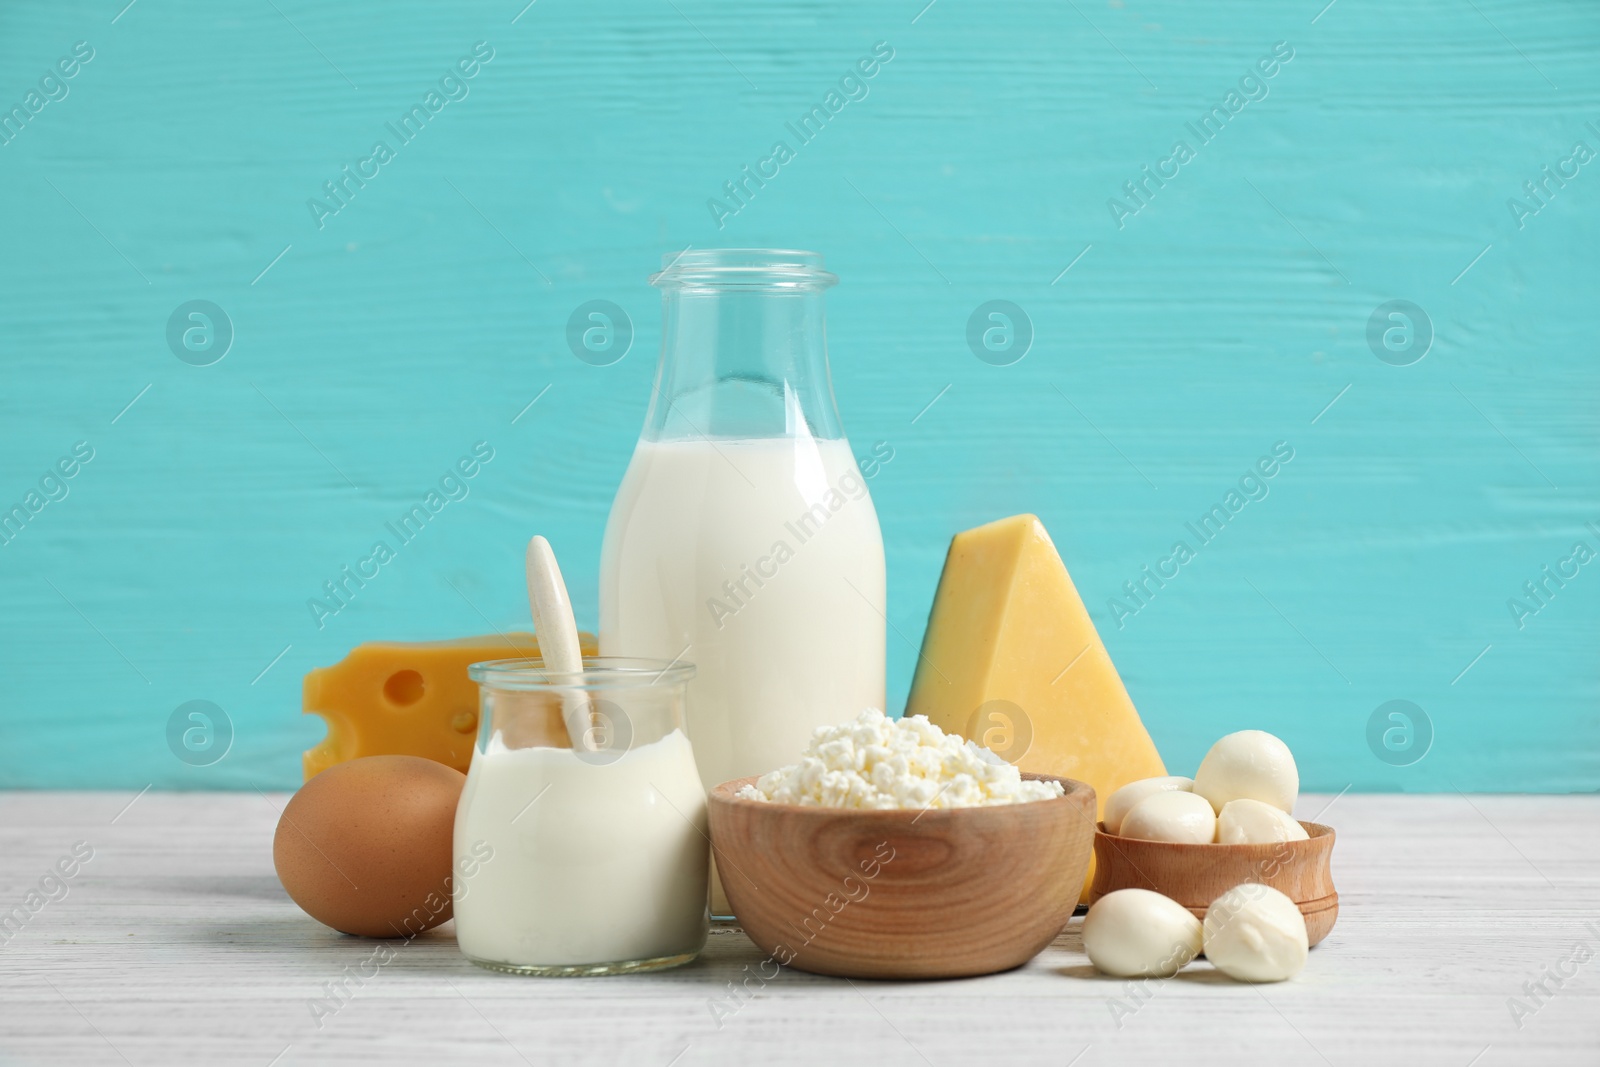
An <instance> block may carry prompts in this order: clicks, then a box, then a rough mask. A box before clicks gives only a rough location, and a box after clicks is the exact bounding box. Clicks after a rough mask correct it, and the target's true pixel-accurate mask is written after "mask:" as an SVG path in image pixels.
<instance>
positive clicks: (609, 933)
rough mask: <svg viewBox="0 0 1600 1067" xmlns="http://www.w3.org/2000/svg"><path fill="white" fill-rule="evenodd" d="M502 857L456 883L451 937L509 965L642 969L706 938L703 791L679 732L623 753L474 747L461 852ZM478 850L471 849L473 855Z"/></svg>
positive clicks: (479, 955)
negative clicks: (487, 850)
mask: <svg viewBox="0 0 1600 1067" xmlns="http://www.w3.org/2000/svg"><path fill="white" fill-rule="evenodd" d="M485 844H487V846H488V847H489V848H490V849H492V850H493V851H492V856H493V858H492V859H491V860H489V861H487V862H483V863H481V864H480V863H478V862H477V861H476V859H474V860H473V861H472V862H471V864H470V865H471V866H476V867H477V871H476V872H475V873H474V874H473V875H472V877H471V878H469V879H466V880H464V881H461V882H458V883H457V886H456V899H455V924H456V941H457V943H458V944H459V945H460V947H461V951H462V952H463V953H464V954H465V955H466V956H467V957H468V958H470V959H472V960H474V961H475V962H477V963H481V964H484V965H486V966H490V967H499V968H505V969H509V970H527V971H533V972H537V971H540V970H552V971H553V970H557V969H561V968H572V969H574V970H575V971H583V970H586V969H590V968H593V969H595V970H600V969H602V965H607V964H615V965H619V966H617V967H616V968H615V969H617V970H629V969H644V968H643V967H637V968H636V967H634V966H632V965H636V964H644V965H651V964H659V963H665V962H666V961H669V960H675V959H676V958H677V957H684V956H692V955H693V954H695V953H697V952H699V951H700V950H701V949H702V948H703V947H704V946H705V941H706V930H707V925H708V911H707V901H708V896H707V857H708V851H709V845H708V837H707V818H706V797H705V790H704V789H703V787H702V786H701V784H700V775H699V773H698V772H697V771H696V769H695V762H694V753H693V751H692V750H691V748H690V746H689V740H688V738H687V737H685V736H684V734H683V732H682V731H681V730H673V731H671V732H670V733H668V734H667V735H666V736H664V737H662V738H661V739H660V740H658V741H653V742H651V743H649V744H644V745H640V746H639V747H637V748H632V749H628V750H619V751H602V752H586V753H583V754H581V755H580V754H579V753H578V752H576V751H574V750H573V749H570V748H553V747H533V748H508V747H506V745H505V742H504V739H503V738H502V737H501V735H500V734H498V733H496V734H495V735H494V736H493V737H492V738H491V739H490V741H489V743H488V745H487V746H486V748H484V749H482V750H480V751H478V752H475V753H474V754H473V759H472V766H471V769H470V770H469V771H468V774H467V784H466V788H465V789H464V791H463V792H462V795H461V803H460V805H459V806H458V807H457V809H456V824H455V841H454V851H455V859H456V861H457V863H458V867H457V869H458V870H465V869H467V868H466V867H462V866H459V865H460V864H461V863H462V861H463V860H464V859H466V858H468V857H481V856H482V855H484V854H485V851H484V845H485ZM474 850H476V851H474Z"/></svg>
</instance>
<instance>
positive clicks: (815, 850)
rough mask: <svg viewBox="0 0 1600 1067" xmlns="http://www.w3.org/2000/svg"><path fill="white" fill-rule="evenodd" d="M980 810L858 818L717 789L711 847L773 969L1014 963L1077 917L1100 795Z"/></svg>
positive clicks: (1070, 790)
mask: <svg viewBox="0 0 1600 1067" xmlns="http://www.w3.org/2000/svg"><path fill="white" fill-rule="evenodd" d="M1023 777H1024V778H1033V779H1044V780H1053V781H1059V782H1060V783H1061V784H1062V785H1063V786H1065V787H1066V790H1067V792H1066V795H1065V796H1063V797H1061V798H1060V799H1055V800H1036V801H1031V802H1029V803H1026V804H1007V805H1001V806H996V807H984V808H953V809H929V810H926V811H856V810H852V809H839V808H813V807H800V806H799V805H794V804H774V803H771V802H767V801H759V800H740V799H738V798H737V797H735V796H734V794H735V793H736V792H737V791H738V790H739V788H740V787H741V786H744V785H746V784H748V783H752V782H754V781H755V778H753V777H751V778H738V779H735V780H734V781H731V782H724V783H723V784H722V785H719V786H717V787H716V788H715V789H713V790H712V791H711V796H710V802H711V847H712V850H713V851H714V853H715V854H716V859H717V870H718V872H719V873H720V874H721V876H722V885H723V888H724V889H725V890H726V891H727V894H728V902H729V904H730V905H732V908H733V912H734V914H735V915H736V916H737V917H738V919H739V922H740V924H741V925H742V926H743V927H744V929H745V932H746V933H747V934H749V935H750V940H752V941H754V942H755V943H756V944H757V945H758V946H759V947H760V948H761V950H762V951H763V952H766V953H768V954H769V955H770V956H771V958H772V959H774V960H776V961H777V962H778V963H780V964H784V965H787V966H791V967H797V968H799V969H800V970H803V971H812V972H814V973H816V974H832V975H841V976H844V977H848V978H960V977H966V976H970V975H978V974H992V973H993V972H995V971H1004V970H1009V969H1010V968H1012V967H1018V966H1021V965H1022V964H1024V963H1026V962H1027V961H1028V960H1030V959H1032V958H1033V957H1034V956H1036V955H1038V954H1039V952H1040V950H1042V949H1043V948H1044V947H1045V946H1046V945H1048V944H1049V943H1050V942H1051V941H1052V940H1053V939H1054V938H1055V936H1056V935H1057V934H1058V933H1060V932H1061V928H1062V927H1064V926H1065V925H1066V924H1067V920H1068V919H1069V918H1071V917H1072V911H1073V908H1074V907H1075V906H1076V905H1077V903H1078V895H1079V893H1080V892H1081V891H1082V888H1083V879H1084V875H1085V873H1086V872H1087V870H1088V866H1089V855H1090V848H1091V839H1092V835H1093V830H1094V818H1095V799H1094V790H1093V789H1092V788H1091V787H1089V786H1088V785H1085V784H1084V783H1083V782H1076V781H1072V780H1071V779H1067V778H1056V779H1051V778H1049V776H1047V775H1038V774H1024V775H1023Z"/></svg>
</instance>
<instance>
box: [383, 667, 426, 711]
mask: <svg viewBox="0 0 1600 1067" xmlns="http://www.w3.org/2000/svg"><path fill="white" fill-rule="evenodd" d="M427 688H428V687H427V686H426V685H425V684H423V681H422V675H420V674H418V673H417V672H416V671H395V672H394V673H393V674H391V675H389V680H388V681H387V682H384V683H383V695H384V696H385V697H387V698H388V700H389V703H391V704H394V705H396V706H397V707H402V708H404V707H410V706H411V705H412V704H415V703H416V702H417V701H419V700H421V699H422V694H423V693H424V692H426V691H427Z"/></svg>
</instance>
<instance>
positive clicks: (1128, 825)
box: [1121, 789, 1217, 845]
mask: <svg viewBox="0 0 1600 1067" xmlns="http://www.w3.org/2000/svg"><path fill="white" fill-rule="evenodd" d="M1121 829H1122V834H1121V836H1123V837H1135V838H1139V839H1140V840H1143V841H1174V842H1180V843H1182V844H1188V845H1209V844H1211V842H1212V841H1214V840H1215V839H1216V836H1217V817H1216V815H1215V814H1213V812H1212V811H1211V805H1210V804H1208V803H1206V799H1205V798H1204V797H1198V796H1195V795H1194V794H1193V793H1189V792H1185V791H1183V790H1181V789H1170V790H1165V791H1162V792H1159V793H1152V794H1150V795H1149V796H1147V797H1145V798H1144V799H1143V800H1141V801H1139V803H1137V804H1135V805H1134V806H1133V809H1132V810H1131V811H1129V812H1128V814H1127V816H1126V817H1125V818H1124V819H1123V820H1122V828H1121Z"/></svg>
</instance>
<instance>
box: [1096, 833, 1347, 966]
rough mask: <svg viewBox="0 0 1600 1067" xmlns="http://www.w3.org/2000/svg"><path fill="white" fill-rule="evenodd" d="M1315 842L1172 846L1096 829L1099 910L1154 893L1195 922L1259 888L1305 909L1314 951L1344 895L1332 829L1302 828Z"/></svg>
mask: <svg viewBox="0 0 1600 1067" xmlns="http://www.w3.org/2000/svg"><path fill="white" fill-rule="evenodd" d="M1300 825H1301V826H1304V827H1305V828H1306V833H1308V834H1310V835H1311V837H1310V838H1309V839H1308V840H1305V841H1284V842H1281V843H1279V844H1272V845H1215V844H1212V845H1184V844H1175V843H1173V842H1171V841H1141V840H1139V839H1138V838H1134V837H1117V836H1115V835H1113V834H1108V833H1106V828H1105V824H1104V823H1101V824H1099V825H1098V826H1097V827H1096V828H1095V835H1094V861H1095V870H1094V884H1093V885H1092V886H1091V887H1090V888H1089V903H1090V904H1093V903H1094V902H1095V901H1097V900H1099V899H1100V898H1101V897H1103V896H1105V895H1106V894H1107V893H1110V892H1112V891H1113V890H1117V889H1151V890H1154V891H1155V892H1157V893H1160V894H1161V895H1162V896H1165V897H1171V898H1172V899H1173V900H1176V901H1177V902H1178V903H1179V904H1182V905H1183V906H1184V907H1186V908H1188V909H1189V911H1190V913H1191V914H1193V915H1194V917H1195V918H1197V919H1204V918H1205V917H1206V908H1208V907H1210V906H1211V902H1212V901H1213V900H1216V899H1217V898H1218V897H1220V896H1221V895H1222V894H1224V893H1226V892H1227V891H1228V890H1230V889H1232V888H1233V887H1234V886H1236V885H1240V884H1241V883H1244V882H1260V883H1261V884H1263V885H1269V886H1271V887H1272V888H1274V889H1276V890H1279V891H1280V892H1282V893H1283V894H1284V895H1286V896H1287V897H1288V898H1289V899H1290V900H1292V901H1294V902H1295V903H1296V904H1298V905H1299V906H1300V914H1301V915H1304V916H1305V919H1306V937H1307V939H1308V940H1309V941H1310V942H1311V943H1312V944H1313V945H1315V944H1316V943H1317V942H1318V941H1321V940H1322V939H1323V938H1325V937H1327V936H1328V931H1330V930H1332V929H1333V923H1334V920H1335V919H1337V918H1338V917H1339V894H1338V893H1336V892H1334V888H1333V872H1332V869H1331V868H1330V866H1329V861H1330V859H1331V858H1332V856H1333V838H1334V834H1333V827H1331V826H1324V825H1322V824H1321V823H1315V822H1302V823H1301V824H1300Z"/></svg>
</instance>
